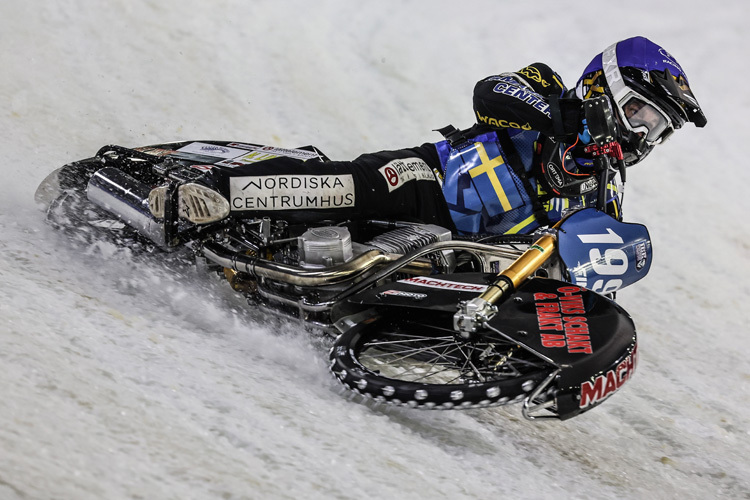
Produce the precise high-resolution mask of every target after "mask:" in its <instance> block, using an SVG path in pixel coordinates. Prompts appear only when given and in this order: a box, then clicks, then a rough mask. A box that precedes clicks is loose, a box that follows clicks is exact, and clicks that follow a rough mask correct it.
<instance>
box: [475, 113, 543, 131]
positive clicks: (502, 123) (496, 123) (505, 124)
mask: <svg viewBox="0 0 750 500" xmlns="http://www.w3.org/2000/svg"><path fill="white" fill-rule="evenodd" d="M477 119H478V120H479V121H480V122H482V123H486V124H487V125H490V126H492V127H498V128H501V127H502V128H517V129H520V130H531V125H529V124H528V123H525V124H524V125H519V124H518V123H516V122H509V121H508V120H498V119H496V118H490V117H489V116H483V115H482V114H481V113H480V112H479V111H477Z"/></svg>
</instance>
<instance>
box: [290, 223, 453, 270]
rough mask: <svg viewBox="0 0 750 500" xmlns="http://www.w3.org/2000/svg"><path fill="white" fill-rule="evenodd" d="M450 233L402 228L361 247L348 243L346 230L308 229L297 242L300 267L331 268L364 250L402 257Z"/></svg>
mask: <svg viewBox="0 0 750 500" xmlns="http://www.w3.org/2000/svg"><path fill="white" fill-rule="evenodd" d="M450 239H451V232H450V230H448V229H445V228H444V227H440V226H436V225H433V224H422V225H420V224H413V225H404V226H402V227H399V228H397V229H393V230H391V231H388V232H385V233H383V234H381V235H378V236H376V237H374V238H372V239H371V240H369V241H367V242H365V243H362V244H360V243H356V242H352V238H351V234H350V233H349V230H348V229H347V228H345V227H342V226H326V227H316V228H312V229H308V230H307V231H306V232H305V233H304V234H302V235H301V236H299V237H298V238H297V244H298V249H299V261H300V266H302V267H306V268H312V269H314V268H322V267H331V266H335V265H338V264H344V263H346V262H348V261H350V260H351V259H352V258H353V257H355V256H357V255H360V254H362V253H364V252H366V251H368V250H373V249H377V250H382V251H383V252H386V253H392V254H402V255H403V254H406V253H409V252H411V251H413V250H416V249H418V248H422V247H424V246H426V245H429V244H430V243H434V242H436V241H448V240H450Z"/></svg>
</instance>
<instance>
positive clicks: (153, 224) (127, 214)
mask: <svg viewBox="0 0 750 500" xmlns="http://www.w3.org/2000/svg"><path fill="white" fill-rule="evenodd" d="M150 192H151V187H150V186H148V185H146V184H144V183H142V182H140V181H138V180H136V179H134V178H133V177H131V176H129V175H128V174H126V173H125V172H123V171H122V170H119V169H117V168H114V167H104V168H102V169H101V170H99V171H97V172H96V173H95V174H94V175H93V177H91V179H90V180H89V183H88V186H86V196H87V197H88V199H89V201H91V203H93V204H94V205H97V206H99V207H101V208H103V209H104V210H106V211H107V212H109V213H111V214H113V215H115V216H116V217H117V218H118V219H120V220H122V221H123V222H124V223H126V224H127V225H129V226H131V227H133V228H135V229H137V230H138V232H139V233H141V234H143V235H144V236H147V237H148V238H149V239H150V240H151V241H153V242H154V243H156V244H157V245H159V246H160V247H162V248H164V249H167V248H168V245H167V237H166V231H165V229H164V223H163V222H159V221H158V220H157V219H156V218H155V217H154V216H153V215H152V214H151V211H150V210H149V207H148V195H149V193H150Z"/></svg>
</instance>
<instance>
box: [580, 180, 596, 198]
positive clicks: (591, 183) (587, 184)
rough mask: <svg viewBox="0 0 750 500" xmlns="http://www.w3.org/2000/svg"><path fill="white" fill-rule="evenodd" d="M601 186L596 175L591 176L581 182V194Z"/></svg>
mask: <svg viewBox="0 0 750 500" xmlns="http://www.w3.org/2000/svg"><path fill="white" fill-rule="evenodd" d="M597 186H599V182H598V181H597V180H596V178H595V177H589V178H588V179H586V180H585V181H583V182H582V183H581V194H585V193H588V192H589V191H593V190H594V189H596V188H597Z"/></svg>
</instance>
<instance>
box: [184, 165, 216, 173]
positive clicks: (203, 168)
mask: <svg viewBox="0 0 750 500" xmlns="http://www.w3.org/2000/svg"><path fill="white" fill-rule="evenodd" d="M190 168H194V169H196V170H200V171H202V172H210V171H211V169H212V168H213V165H190Z"/></svg>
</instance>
